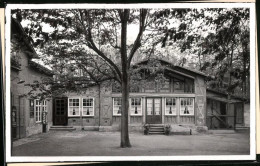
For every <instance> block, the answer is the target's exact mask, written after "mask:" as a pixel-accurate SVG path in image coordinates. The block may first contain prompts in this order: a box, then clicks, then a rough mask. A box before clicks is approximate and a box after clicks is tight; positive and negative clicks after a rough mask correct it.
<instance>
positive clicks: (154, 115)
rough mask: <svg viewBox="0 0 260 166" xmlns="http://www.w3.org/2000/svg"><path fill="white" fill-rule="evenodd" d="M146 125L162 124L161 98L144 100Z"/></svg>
mask: <svg viewBox="0 0 260 166" xmlns="http://www.w3.org/2000/svg"><path fill="white" fill-rule="evenodd" d="M146 123H148V124H161V123H162V99H161V98H147V99H146Z"/></svg>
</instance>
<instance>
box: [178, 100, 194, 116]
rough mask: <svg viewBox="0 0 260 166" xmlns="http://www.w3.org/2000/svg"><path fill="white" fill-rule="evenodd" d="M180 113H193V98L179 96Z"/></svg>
mask: <svg viewBox="0 0 260 166" xmlns="http://www.w3.org/2000/svg"><path fill="white" fill-rule="evenodd" d="M180 102H181V105H180V115H194V98H180Z"/></svg>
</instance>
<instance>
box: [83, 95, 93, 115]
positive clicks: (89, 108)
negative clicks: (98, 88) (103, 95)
mask: <svg viewBox="0 0 260 166" xmlns="http://www.w3.org/2000/svg"><path fill="white" fill-rule="evenodd" d="M82 115H83V116H94V98H83V99H82Z"/></svg>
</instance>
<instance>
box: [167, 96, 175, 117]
mask: <svg viewBox="0 0 260 166" xmlns="http://www.w3.org/2000/svg"><path fill="white" fill-rule="evenodd" d="M165 115H177V109H176V98H166V99H165Z"/></svg>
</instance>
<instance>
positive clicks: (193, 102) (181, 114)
mask: <svg viewBox="0 0 260 166" xmlns="http://www.w3.org/2000/svg"><path fill="white" fill-rule="evenodd" d="M182 99H192V107H193V111H192V113H193V114H183V113H182V111H181V106H182V105H181V100H182ZM194 104H195V98H194V97H180V103H179V106H180V116H194V115H195V106H194Z"/></svg>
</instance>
